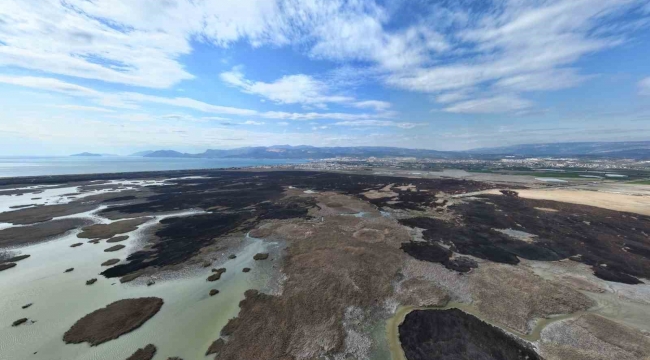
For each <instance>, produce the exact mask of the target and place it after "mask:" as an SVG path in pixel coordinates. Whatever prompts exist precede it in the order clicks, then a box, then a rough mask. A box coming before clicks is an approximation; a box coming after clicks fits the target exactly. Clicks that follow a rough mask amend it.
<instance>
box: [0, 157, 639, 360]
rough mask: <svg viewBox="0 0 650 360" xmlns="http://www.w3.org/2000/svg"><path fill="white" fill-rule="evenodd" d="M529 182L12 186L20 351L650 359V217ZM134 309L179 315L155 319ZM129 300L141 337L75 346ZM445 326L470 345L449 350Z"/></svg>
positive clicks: (102, 179) (202, 181)
mask: <svg viewBox="0 0 650 360" xmlns="http://www.w3.org/2000/svg"><path fill="white" fill-rule="evenodd" d="M524 187H525V186H524V185H522V184H521V183H503V182H500V183H493V182H488V181H472V180H465V179H430V178H429V179H423V178H417V177H409V178H405V177H396V176H377V175H368V174H356V173H337V172H309V171H280V170H272V171H259V170H245V171H225V170H196V171H176V172H155V173H131V174H97V175H69V176H50V177H43V178H39V177H34V178H14V179H0V222H2V223H0V265H5V270H4V271H2V272H0V291H1V292H2V293H3V294H6V296H3V297H2V298H0V318H3V319H5V324H0V352H1V353H2V354H3V356H4V355H5V354H7V355H6V356H7V359H9V360H14V359H16V360H17V359H27V358H29V359H52V358H61V359H79V360H81V359H88V360H91V359H92V360H101V359H126V358H128V357H129V356H131V355H133V354H136V353H138V352H137V351H138V349H142V350H140V353H145V352H146V355H147V356H148V357H149V356H153V359H154V360H165V359H167V358H173V357H178V358H181V359H185V360H188V359H202V358H204V357H206V353H207V352H208V351H209V352H210V354H209V355H207V356H208V358H217V359H243V358H246V359H278V360H285V359H288V358H290V359H318V358H329V359H358V360H361V359H395V360H397V359H402V358H403V356H404V354H405V353H406V354H411V355H409V359H411V358H413V359H415V358H417V359H429V358H433V357H430V356H429V357H428V355H426V354H438V355H436V356H438V357H439V358H454V356H461V357H462V356H479V357H480V358H481V359H488V360H489V359H495V360H496V359H498V358H502V357H503V356H505V355H503V354H510V355H507V356H508V358H513V359H514V358H517V356H519V355H521V356H528V358H536V357H539V358H545V359H561V358H562V356H564V355H565V354H572V356H573V355H575V356H576V358H580V356H583V357H584V356H587V357H585V358H588V356H589V353H588V347H589V346H588V344H596V345H597V346H600V347H601V348H603V349H606V352H604V354H616V355H617V356H618V357H620V358H621V359H627V358H630V359H633V358H635V356H636V357H637V358H638V356H641V358H642V357H643V356H650V350H648V349H650V346H648V344H650V342H648V341H649V340H648V332H647V331H648V329H647V328H646V327H645V326H644V325H643V323H644V322H643V321H636V320H634V319H635V316H634V314H642V313H650V301H649V300H648V297H647V296H648V294H650V285H648V283H649V281H648V277H649V274H650V258H649V254H650V241H649V240H648V235H647V234H650V217H648V216H646V215H644V214H639V213H634V212H622V211H616V210H614V209H604V208H602V207H597V206H589V205H585V204H581V203H570V202H561V201H558V200H557V199H553V200H545V199H532V198H531V199H529V198H526V197H524V196H522V197H520V196H519V192H525V191H527V189H524ZM546 191H548V192H549V193H551V194H552V191H553V190H552V189H549V190H546ZM565 191H566V190H565ZM608 196H609V195H608ZM34 198H39V199H37V200H33V199H34ZM569 200H571V198H570V197H569V198H567V201H569ZM34 201H36V202H34ZM621 201H623V200H621ZM635 201H636V202H637V203H638V202H640V203H644V202H648V199H647V198H640V197H637V198H636V199H635ZM649 203H650V202H649ZM596 205H598V204H596ZM635 206H636V205H635ZM605 207H606V206H605ZM524 235H525V236H524ZM77 244H81V245H80V246H75V247H71V245H77ZM107 250H111V251H110V252H107ZM27 255H29V257H25V256H27ZM16 259H19V260H16ZM8 264H13V265H8ZM66 269H73V270H72V271H69V272H66ZM95 279H96V280H95ZM89 282H90V283H89ZM130 299H160V303H156V304H161V305H160V308H159V309H157V310H158V311H156V312H154V313H149V312H147V311H148V310H147V308H146V306H145V307H143V308H142V309H141V311H142V313H139V312H138V311H139V309H138V308H137V304H139V302H138V301H135V300H134V301H131V302H129V301H130ZM119 301H123V302H119ZM124 301H126V302H124ZM156 301H158V300H156ZM115 302H118V303H117V304H127V303H131V304H136V305H134V306H136V308H129V310H128V311H133V316H130V315H129V316H126V318H125V319H124V320H120V321H119V322H120V323H124V324H122V325H120V326H123V327H124V329H127V330H128V331H124V332H122V331H118V332H116V333H114V334H113V333H112V334H108V335H105V334H99V335H97V338H99V339H103V340H102V341H101V342H97V341H95V340H92V339H91V340H89V341H88V342H86V341H83V339H82V338H80V337H75V338H74V339H75V341H67V342H74V343H66V341H64V340H65V339H66V337H65V336H64V334H66V333H69V331H70V330H71V329H73V328H75V329H77V330H76V333H77V334H79V333H84V332H85V330H83V329H84V327H83V326H84V323H88V322H89V320H88V319H89V318H86V320H85V322H84V321H82V322H80V321H79V320H80V319H82V318H84V317H85V316H87V315H88V314H93V313H94V314H97V311H98V310H100V309H104V308H106V307H107V306H109V304H112V303H115ZM113 308H114V307H111V306H109V307H108V308H106V309H109V310H110V309H113ZM405 309H408V311H407V310H405ZM449 309H460V310H458V311H449V312H445V313H442V312H441V313H439V314H431V313H429V312H427V311H440V310H443V311H444V310H449ZM461 310H462V311H461ZM120 311H122V310H120ZM413 311H415V312H413ZM463 311H464V312H463ZM100 314H103V313H102V312H100ZM126 314H130V313H129V312H127V313H126ZM145 315H146V316H145ZM97 318H98V319H110V318H111V317H110V316H104V315H102V316H100V317H97ZM23 319H26V320H25V321H22V322H21V323H20V324H19V325H18V326H12V324H13V322H14V321H18V320H23ZM90 319H92V317H91V318H90ZM404 319H409V321H408V322H406V323H402V321H403V320H404ZM97 321H98V322H105V320H101V321H100V320H97ZM131 322H133V324H131ZM75 324H77V325H75ZM400 324H401V325H400ZM584 324H587V325H584ZM599 324H601V325H602V326H606V327H607V328H616V329H618V327H621V329H624V330H625V331H623V333H624V334H626V336H627V338H626V339H625V340H621V339H619V338H614V337H612V338H609V337H608V336H607V335H606V334H603V333H602V332H597V331H596V329H597V328H598V326H599ZM95 325H97V324H95ZM95 325H93V326H95ZM99 325H100V326H99V327H98V328H100V329H101V324H99ZM113 325H115V324H113ZM113 325H111V327H112V326H113ZM118 325H119V324H118ZM135 325H137V326H135ZM583 325H584V326H583ZM115 326H117V325H115ZM580 326H582V327H580ZM578 327H580V329H582V330H577V328H578ZM452 328H453V329H452ZM465 328H482V329H490V331H489V334H487V335H485V336H486V337H485V336H483V335H481V334H478V333H477V334H473V335H472V334H470V335H472V336H469V337H468V336H466V335H467V332H466V331H464V330H463V329H465ZM79 329H82V330H79ZM445 329H447V330H449V329H452V330H453V331H451V330H450V331H448V332H446V333H447V335H449V336H450V339H448V340H449V341H450V342H448V343H454V344H459V346H453V349H452V348H450V347H449V346H447V345H445V342H440V341H435V338H437V337H438V336H434V335H435V334H440V333H441V331H442V332H445ZM486 331H487V330H486ZM621 331H622V330H621ZM621 331H619V332H621ZM585 332H586V333H585ZM432 334H434V335H432ZM463 334H464V335H463ZM558 334H563V335H562V336H559V335H558ZM482 336H483V337H482ZM67 339H68V340H70V339H72V338H70V337H68V338H67ZM486 339H493V340H494V339H497V340H498V341H497V340H495V341H497V342H498V343H499V344H502V345H500V348H501V349H502V350H503V351H505V352H501V353H500V352H498V351H496V348H495V347H494V346H493V345H491V344H490V343H491V342H492V340H490V341H488V340H486ZM77 340H79V341H77ZM150 344H151V346H149V345H150ZM463 344H465V345H467V344H480V345H481V346H482V347H481V348H480V351H478V352H476V351H475V352H468V353H464V352H463V350H462V348H463ZM504 344H505V345H504ZM490 346H492V347H490ZM154 348H155V352H154V351H153V349H154ZM466 348H467V346H466ZM459 349H460V350H459ZM145 350H146V351H145ZM472 351H474V350H472ZM140 353H138V354H140ZM499 354H501V355H499ZM563 354H564V355H563ZM499 356H501V357H499Z"/></svg>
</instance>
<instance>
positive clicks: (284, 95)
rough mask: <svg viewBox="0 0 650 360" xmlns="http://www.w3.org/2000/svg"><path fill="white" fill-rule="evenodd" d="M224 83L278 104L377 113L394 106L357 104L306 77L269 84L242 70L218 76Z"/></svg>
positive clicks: (368, 103)
mask: <svg viewBox="0 0 650 360" xmlns="http://www.w3.org/2000/svg"><path fill="white" fill-rule="evenodd" d="M219 77H220V78H221V80H222V81H224V82H225V83H227V84H229V85H231V86H234V87H236V88H238V89H240V90H241V91H243V92H245V93H248V94H254V95H258V96H261V97H263V98H264V99H268V100H271V101H273V102H275V103H277V104H302V105H306V106H313V107H317V108H321V109H325V108H327V104H332V103H333V104H342V105H347V106H352V107H356V108H360V109H368V108H369V109H374V110H375V111H377V112H381V111H386V110H388V109H389V108H390V107H391V104H390V103H389V102H386V101H379V100H364V101H357V100H356V99H355V98H354V97H352V96H345V95H340V94H335V93H334V91H333V90H332V87H331V86H330V85H328V84H327V83H326V82H324V81H321V80H318V79H315V78H314V77H312V76H309V75H305V74H295V75H286V76H283V77H281V78H280V79H278V80H276V81H273V82H270V83H267V82H263V81H252V80H249V79H246V77H245V76H244V73H243V72H242V71H241V67H239V66H237V67H234V68H233V69H232V70H230V71H227V72H223V73H221V74H220V75H219Z"/></svg>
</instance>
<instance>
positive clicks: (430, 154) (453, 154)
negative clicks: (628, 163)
mask: <svg viewBox="0 0 650 360" xmlns="http://www.w3.org/2000/svg"><path fill="white" fill-rule="evenodd" d="M507 155H514V156H524V157H541V156H574V157H609V158H633V159H650V141H634V142H579V143H552V144H525V145H514V146H506V147H496V148H481V149H473V150H468V151H437V150H425V149H405V148H396V147H381V146H353V147H315V146H305V145H302V146H290V145H275V146H252V147H242V148H236V149H228V150H220V149H208V150H206V151H204V152H202V153H198V154H187V153H181V152H178V151H174V150H158V151H142V152H140V153H136V154H133V156H144V157H176V158H209V159H210V158H252V159H324V158H334V157H346V156H349V157H371V156H375V157H393V156H395V157H416V158H438V159H466V158H499V157H501V156H507Z"/></svg>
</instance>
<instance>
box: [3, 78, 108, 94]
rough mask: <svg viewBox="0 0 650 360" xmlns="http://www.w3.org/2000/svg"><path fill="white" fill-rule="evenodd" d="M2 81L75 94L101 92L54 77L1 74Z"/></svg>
mask: <svg viewBox="0 0 650 360" xmlns="http://www.w3.org/2000/svg"><path fill="white" fill-rule="evenodd" d="M0 83H4V84H10V85H17V86H23V87H28V88H32V89H39V90H46V91H53V92H57V93H61V94H66V95H73V96H98V95H99V94H100V92H98V91H95V90H93V89H90V88H87V87H83V86H79V85H75V84H71V83H67V82H65V81H61V80H58V79H53V78H43V77H34V76H6V75H0Z"/></svg>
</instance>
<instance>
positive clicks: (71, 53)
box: [0, 0, 648, 118]
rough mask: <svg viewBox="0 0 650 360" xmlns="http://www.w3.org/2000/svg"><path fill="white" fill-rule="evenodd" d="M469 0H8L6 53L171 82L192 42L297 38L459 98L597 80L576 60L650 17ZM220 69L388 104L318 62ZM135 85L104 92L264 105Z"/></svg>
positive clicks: (605, 1)
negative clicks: (352, 90) (318, 67)
mask: <svg viewBox="0 0 650 360" xmlns="http://www.w3.org/2000/svg"><path fill="white" fill-rule="evenodd" d="M389 3H391V2H389ZM451 3H454V4H453V5H449V4H451ZM381 4H384V2H382V3H381ZM464 5H465V2H461V3H460V5H458V4H457V3H455V2H447V1H444V2H439V3H438V4H435V5H427V6H419V5H418V4H416V2H408V4H407V5H402V7H401V8H406V7H407V6H408V7H413V8H414V9H417V10H418V11H417V14H418V16H417V17H412V16H411V17H409V19H408V21H409V23H404V22H403V19H402V18H400V17H399V16H398V14H396V13H395V12H394V11H395V9H396V8H398V9H399V8H400V7H391V6H388V5H386V6H382V5H380V4H378V3H377V2H375V1H360V0H329V1H324V0H311V1H296V0H218V1H216V0H215V1H210V0H200V1H190V0H166V1H162V2H161V1H151V0H94V1H87V0H67V1H36V0H4V1H2V2H0V44H2V46H0V66H15V67H20V68H25V69H30V70H36V71H43V72H47V73H53V74H60V75H66V76H74V77H80V78H87V79H97V80H101V81H105V82H114V83H121V84H127V85H133V86H142V87H152V88H168V87H171V86H174V85H176V84H178V83H180V82H182V81H184V80H191V79H193V78H194V75H192V74H191V73H190V72H189V71H188V70H187V69H186V68H185V67H184V66H183V64H182V62H181V59H182V58H183V57H185V56H188V55H190V54H191V53H192V51H193V49H192V45H193V43H194V42H204V43H211V44H214V45H216V46H220V47H228V46H231V45H232V44H234V43H236V42H241V41H243V42H247V43H248V44H250V45H251V46H253V47H259V46H266V45H269V46H276V47H281V46H286V48H287V49H289V46H291V49H297V50H299V51H303V52H304V53H306V54H307V55H308V56H311V57H312V58H317V59H326V60H333V61H336V62H339V63H342V68H345V66H348V65H347V64H354V66H358V67H360V68H363V69H368V68H369V69H370V70H371V72H372V74H373V75H372V76H373V77H376V78H379V79H380V80H381V81H383V82H384V83H385V84H387V85H389V86H394V87H397V88H400V89H406V90H409V91H418V92H426V93H431V94H433V95H434V96H436V99H437V100H438V101H440V103H442V104H452V105H446V106H447V108H448V109H450V108H451V109H454V108H462V107H463V106H464V105H466V104H464V103H465V102H467V101H473V100H476V101H484V100H485V99H484V97H485V95H484V94H485V93H495V91H505V92H507V93H513V94H515V95H516V96H518V97H519V98H520V100H522V99H521V97H522V96H523V94H524V93H525V92H529V91H552V90H557V89H563V88H567V87H572V86H576V85H578V84H580V83H581V82H582V81H584V80H585V79H586V76H585V75H582V74H580V71H579V70H578V69H574V68H573V67H575V66H576V65H577V64H578V60H580V59H582V58H583V57H584V56H585V55H588V54H591V53H593V52H597V51H601V50H603V49H608V48H611V47H614V46H617V45H619V44H621V43H623V42H625V41H626V40H627V38H628V35H629V33H631V32H633V31H636V30H637V29H639V28H641V27H643V26H645V25H643V24H644V23H647V19H645V18H640V19H638V21H635V22H634V23H635V25H634V26H626V25H629V24H628V22H629V20H630V19H629V18H626V17H625V15H626V11H627V10H630V9H634V11H637V14H636V15H638V16H637V17H644V16H647V15H648V12H647V11H646V12H645V15H644V14H643V12H642V11H641V7H644V8H645V9H647V7H648V5H647V0H540V1H521V0H507V1H494V2H486V3H485V5H484V7H485V8H484V9H481V10H482V11H481V12H476V11H474V9H468V8H467V7H464ZM417 6H419V7H417ZM411 10H412V9H411ZM222 78H223V79H224V80H225V81H227V82H228V83H230V84H231V85H233V86H236V87H238V88H240V89H242V90H243V91H246V92H249V93H252V94H256V95H259V96H261V97H263V98H264V99H269V100H271V101H273V102H275V103H278V104H302V105H304V106H306V107H315V108H321V109H322V108H324V107H325V106H326V105H327V104H344V105H347V106H351V107H358V108H369V109H375V110H376V111H385V110H387V109H388V104H387V103H383V102H379V101H375V100H369V101H360V100H358V99H355V97H354V96H351V95H349V94H348V92H347V91H346V92H345V93H344V94H339V93H337V91H335V90H337V88H336V86H333V85H332V83H330V82H328V80H323V79H321V80H319V79H318V78H316V77H314V76H311V75H309V74H295V75H287V76H285V77H282V78H280V79H277V80H276V81H273V82H261V81H252V80H248V79H246V78H244V76H243V75H242V74H241V73H240V72H239V73H238V72H237V69H235V70H234V71H231V72H228V73H224V74H222ZM50 80H55V79H50ZM0 81H2V80H0ZM23 81H24V83H23V84H22V86H30V87H37V88H42V87H45V86H49V87H50V88H51V91H57V92H59V93H65V94H68V95H75V96H81V95H84V94H80V93H79V92H80V91H83V90H82V89H80V88H74V87H72V88H65V87H61V85H62V84H60V83H58V84H57V83H49V84H44V83H41V84H34V83H33V82H31V85H25V84H30V81H33V79H32V80H29V77H23ZM55 81H58V80H55ZM184 87H185V86H184ZM474 89H482V91H473V90H474ZM132 93H135V92H132ZM132 93H122V94H118V95H113V94H101V95H97V96H96V103H97V104H100V105H102V106H107V107H108V106H110V107H134V106H136V107H137V105H136V103H143V102H146V103H158V104H167V105H171V106H179V107H185V108H192V109H195V110H198V111H203V112H210V113H216V114H228V115H241V116H252V115H254V113H255V110H246V109H237V108H233V107H227V106H216V105H210V104H206V103H202V102H199V101H196V100H192V99H189V98H161V97H156V96H151V95H142V94H140V95H138V96H139V97H140V99H138V100H131V99H129V98H128V96H129V94H132ZM85 95H86V96H93V95H92V94H85ZM461 95H462V96H461ZM161 99H162V100H161ZM454 104H456V105H457V106H456V105H454ZM270 116H274V114H273V113H271V114H270ZM300 117H302V118H304V117H308V115H301V116H300Z"/></svg>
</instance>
